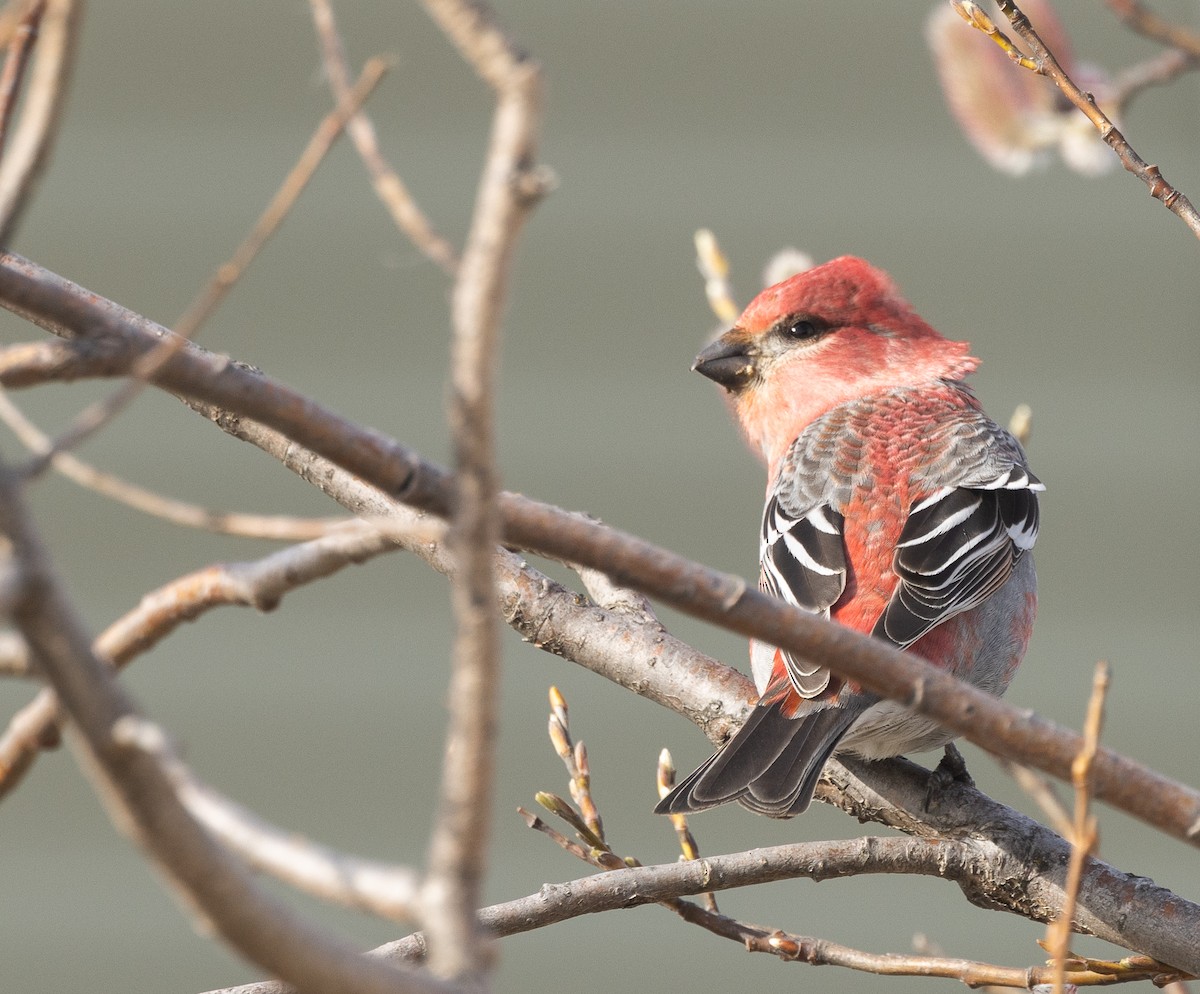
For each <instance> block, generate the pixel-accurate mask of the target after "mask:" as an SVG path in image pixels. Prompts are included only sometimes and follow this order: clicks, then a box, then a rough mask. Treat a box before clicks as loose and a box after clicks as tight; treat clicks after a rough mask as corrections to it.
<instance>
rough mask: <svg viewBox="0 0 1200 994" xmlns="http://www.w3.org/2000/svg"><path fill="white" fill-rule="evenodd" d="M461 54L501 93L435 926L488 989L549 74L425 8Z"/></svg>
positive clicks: (434, 860)
mask: <svg viewBox="0 0 1200 994" xmlns="http://www.w3.org/2000/svg"><path fill="white" fill-rule="evenodd" d="M425 6H426V9H427V10H428V12H429V14H430V15H431V16H432V17H433V19H434V21H435V22H436V23H437V24H438V26H439V27H440V28H441V29H442V31H443V32H444V33H445V35H446V37H447V38H448V39H449V40H450V41H451V42H452V43H453V44H454V45H455V46H456V47H457V48H458V50H459V53H460V55H461V56H462V57H463V59H464V60H465V61H466V62H467V63H468V64H469V65H470V66H472V68H474V69H475V71H476V72H477V73H478V74H479V75H480V76H481V77H482V78H483V79H484V80H485V81H486V82H487V83H488V85H489V86H490V87H491V88H492V89H493V91H494V92H495V95H496V108H495V112H494V115H493V119H492V133H491V139H490V142H489V147H488V151H487V155H486V159H485V162H484V167H483V175H482V177H481V180H480V185H479V192H478V195H477V198H476V203H475V210H474V213H473V216H472V220H471V226H470V231H469V233H468V235H467V242H466V248H465V250H464V252H463V258H462V263H461V264H460V266H459V269H458V274H457V279H456V280H455V285H454V293H453V297H452V303H451V324H452V327H453V335H452V339H451V367H450V380H451V392H450V403H449V422H450V430H451V434H452V437H453V443H454V462H455V475H454V482H453V487H454V510H453V515H452V521H451V532H450V542H451V549H452V551H453V553H454V555H455V558H456V559H457V560H458V565H459V573H458V575H457V577H456V578H455V582H454V584H453V587H452V604H453V608H454V616H455V625H456V634H455V640H454V648H453V672H452V675H451V685H450V693H449V706H450V720H449V727H448V729H447V734H446V750H445V755H444V759H443V765H442V781H441V788H440V796H439V801H438V810H437V820H436V823H435V825H434V830H433V834H432V837H431V839H430V848H429V874H428V879H427V881H426V887H425V898H426V901H425V924H426V929H427V931H428V932H429V934H430V938H431V946H432V950H433V955H432V957H431V961H430V965H431V967H432V969H433V970H434V972H435V973H437V974H439V975H441V976H450V977H463V978H467V979H468V981H469V982H470V981H471V980H476V981H477V980H478V979H479V978H480V977H481V974H482V971H483V969H484V966H485V963H486V951H485V949H484V948H483V943H481V942H480V941H479V936H478V935H477V927H476V920H475V909H476V908H477V907H478V906H479V895H480V888H481V884H482V879H483V874H484V872H485V870H486V858H487V842H488V835H489V828H490V826H489V816H488V813H489V809H490V799H491V794H492V790H493V770H494V756H493V753H494V742H495V735H496V727H495V726H496V704H497V700H496V699H497V692H498V689H499V670H500V643H499V626H498V623H497V618H496V612H495V607H494V605H495V596H496V594H495V580H494V577H493V574H492V559H493V556H494V550H495V547H496V544H497V542H498V540H499V538H500V516H499V511H498V508H497V504H496V494H497V491H498V484H497V471H496V465H495V441H494V431H495V429H494V420H493V418H494V414H493V406H494V402H493V398H494V393H495V382H494V381H495V370H496V364H497V358H498V355H499V329H500V320H501V316H502V315H503V313H504V308H505V303H506V300H507V296H508V284H509V272H510V269H511V266H512V259H513V255H514V252H515V248H516V240H517V236H518V234H519V233H520V231H521V228H522V226H523V224H524V222H525V220H526V218H527V217H528V216H529V213H530V211H531V210H532V208H533V206H534V204H535V203H536V201H537V200H538V199H539V196H540V193H541V192H542V190H541V187H540V186H539V184H538V182H537V178H538V174H537V173H536V172H535V171H534V170H533V168H532V164H533V163H535V162H536V161H537V131H538V124H539V121H540V117H541V71H540V69H539V68H538V66H537V64H536V63H535V62H534V61H533V60H532V59H530V58H529V57H528V56H527V55H525V54H524V53H523V52H522V51H520V50H519V49H518V48H517V46H516V45H515V44H514V43H513V42H512V40H511V39H510V38H509V37H508V36H507V35H506V34H505V32H504V30H503V29H502V28H501V26H500V24H499V22H498V20H497V18H496V16H495V14H494V13H493V11H492V10H491V8H490V7H489V6H488V5H487V4H486V3H483V2H481V0H474V2H468V0H425Z"/></svg>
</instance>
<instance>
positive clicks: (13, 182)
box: [0, 0, 79, 246]
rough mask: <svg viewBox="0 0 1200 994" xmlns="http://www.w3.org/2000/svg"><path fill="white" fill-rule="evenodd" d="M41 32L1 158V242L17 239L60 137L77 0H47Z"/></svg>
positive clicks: (76, 30) (76, 27) (75, 34)
mask: <svg viewBox="0 0 1200 994" xmlns="http://www.w3.org/2000/svg"><path fill="white" fill-rule="evenodd" d="M39 33H40V38H39V40H38V45H37V51H36V54H35V56H34V60H33V69H32V70H31V72H30V74H29V89H28V92H27V93H26V95H25V104H24V108H23V109H22V111H21V120H20V123H19V124H18V125H17V129H16V131H15V133H14V134H13V139H12V143H11V145H9V147H8V150H7V151H6V152H5V155H4V159H3V161H0V246H7V245H8V244H9V243H11V241H12V238H13V234H14V233H15V232H16V230H17V225H18V224H19V223H20V221H21V218H22V216H23V215H24V213H25V207H26V206H27V205H28V203H29V199H30V197H31V196H32V195H33V190H34V188H35V187H36V186H37V182H38V180H39V179H40V178H41V175H42V171H43V170H44V169H45V168H46V164H47V163H48V162H49V161H50V155H51V153H52V152H53V150H54V142H55V139H56V138H57V137H58V126H59V123H60V121H61V120H62V113H63V108H64V106H65V105H66V95H67V89H68V86H69V83H70V79H71V72H72V70H73V69H74V64H75V45H76V40H77V37H78V34H79V6H78V5H77V4H76V2H75V0H46V5H45V10H44V13H43V14H42V16H41V24H40V32H39Z"/></svg>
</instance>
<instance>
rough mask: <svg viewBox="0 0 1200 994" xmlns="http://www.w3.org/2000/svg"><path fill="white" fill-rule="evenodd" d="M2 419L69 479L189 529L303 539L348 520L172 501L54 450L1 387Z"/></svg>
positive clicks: (290, 539) (326, 530)
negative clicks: (214, 508) (253, 511)
mask: <svg viewBox="0 0 1200 994" xmlns="http://www.w3.org/2000/svg"><path fill="white" fill-rule="evenodd" d="M0 421H3V422H4V423H5V424H7V425H8V426H9V428H11V429H12V431H13V433H14V434H15V435H16V436H17V438H19V439H20V440H21V442H22V443H23V444H24V445H25V447H26V448H28V449H29V450H30V451H31V452H33V453H34V455H37V456H47V457H49V459H50V465H51V466H52V467H53V468H54V469H56V470H57V471H58V472H60V473H61V474H62V475H63V476H65V477H66V478H67V479H68V480H71V481H73V482H74V483H77V484H79V486H81V487H85V488H87V489H88V490H92V491H95V492H96V493H98V494H101V495H103V496H105V497H108V498H110V499H112V500H115V501H117V502H118V503H121V504H125V505H126V506H127V507H132V508H134V509H135V510H138V511H142V512H144V513H146V514H151V515H153V516H154V517H156V518H162V519H163V520H164V521H170V522H172V523H173V524H176V525H181V526H183V527H185V528H202V529H204V530H205V531H211V532H218V533H220V534H223V535H243V536H246V537H247V538H263V539H273V540H275V541H280V542H304V541H308V540H310V539H314V538H320V537H321V536H322V535H327V534H329V533H330V531H331V530H333V529H335V528H338V527H339V526H342V525H345V524H347V519H346V518H298V517H294V516H292V515H286V514H246V513H243V512H238V511H210V510H209V509H207V508H204V507H199V506H198V505H196V504H190V503H187V502H186V501H180V500H173V499H172V498H170V497H164V496H163V495H162V494H158V493H155V492H154V491H153V490H147V489H146V488H145V487H140V486H138V485H137V484H136V483H129V482H128V481H126V480H122V479H121V478H120V477H117V476H113V475H112V474H111V473H105V472H103V471H102V470H99V469H96V468H95V467H94V466H92V465H90V464H88V463H86V462H84V461H83V460H82V459H79V458H77V457H76V456H74V455H72V454H71V453H70V452H55V451H54V450H53V444H52V442H51V440H50V438H49V437H48V436H47V435H45V434H43V432H42V431H41V430H40V429H39V428H38V427H37V425H35V424H34V423H33V422H32V421H30V420H29V419H28V418H27V417H25V415H24V414H23V413H22V412H21V410H20V408H18V407H17V406H16V404H14V403H13V402H12V399H11V398H10V397H9V396H8V395H7V393H6V392H5V391H4V389H3V388H2V387H0Z"/></svg>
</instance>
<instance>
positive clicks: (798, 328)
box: [780, 318, 821, 342]
mask: <svg viewBox="0 0 1200 994" xmlns="http://www.w3.org/2000/svg"><path fill="white" fill-rule="evenodd" d="M780 330H781V331H782V332H783V336H784V338H790V339H791V340H792V341H793V342H803V341H805V340H806V339H809V338H816V337H817V336H818V335H819V334H820V333H821V329H820V328H818V327H817V325H816V324H815V323H814V322H812V321H810V320H808V318H790V319H788V320H787V321H785V322H784V323H783V325H782V326H781V329H780Z"/></svg>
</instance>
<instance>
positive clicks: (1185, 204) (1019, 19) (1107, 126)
mask: <svg viewBox="0 0 1200 994" xmlns="http://www.w3.org/2000/svg"><path fill="white" fill-rule="evenodd" d="M951 2H952V3H953V5H954V8H955V9H956V10H957V11H958V12H959V13H960V14H962V16H963V18H964V19H965V20H966V21H967V23H969V24H970V25H971V26H972V27H974V28H977V29H978V30H980V31H982V32H983V33H984V34H985V35H987V36H988V37H990V38H991V39H992V40H993V41H994V42H996V44H997V45H999V46H1000V48H1001V49H1002V50H1003V51H1004V52H1005V54H1006V55H1008V57H1009V58H1010V59H1011V60H1012V61H1013V62H1014V63H1015V64H1016V65H1017V66H1020V67H1021V68H1023V69H1028V70H1029V71H1031V72H1035V73H1037V74H1038V75H1040V76H1047V77H1049V78H1050V79H1052V80H1053V81H1054V84H1055V85H1056V86H1057V87H1058V88H1059V90H1060V91H1062V93H1063V95H1064V96H1065V97H1066V98H1067V99H1068V100H1069V101H1070V102H1071V103H1072V104H1074V105H1075V106H1076V107H1078V108H1079V110H1080V111H1082V112H1083V114H1084V116H1085V117H1087V119H1088V120H1089V121H1091V122H1092V124H1093V126H1094V127H1095V128H1096V130H1097V131H1098V132H1099V133H1100V137H1101V138H1102V139H1103V140H1104V142H1105V143H1106V144H1107V145H1108V146H1109V147H1110V148H1112V150H1113V151H1114V152H1116V153H1117V158H1119V159H1120V160H1121V165H1122V166H1124V167H1125V169H1126V171H1128V172H1130V173H1132V174H1133V175H1134V176H1136V177H1137V178H1138V179H1140V180H1141V181H1142V182H1143V183H1145V184H1146V187H1147V188H1148V189H1149V191H1150V195H1151V196H1152V197H1154V199H1155V200H1159V201H1162V204H1163V206H1164V207H1166V208H1167V210H1169V211H1171V213H1172V214H1174V215H1176V216H1177V217H1178V218H1179V219H1180V220H1181V221H1183V223H1184V224H1186V225H1187V226H1188V228H1190V229H1191V231H1192V233H1193V234H1194V235H1195V236H1196V237H1197V238H1200V213H1197V211H1196V209H1195V207H1193V206H1192V202H1191V201H1190V200H1189V199H1188V198H1187V197H1186V196H1185V195H1184V194H1183V193H1181V192H1180V191H1179V190H1177V189H1175V187H1173V186H1171V184H1170V183H1168V182H1167V180H1166V178H1165V177H1164V176H1163V175H1162V171H1161V170H1160V169H1159V168H1158V166H1153V165H1150V164H1149V163H1148V162H1146V160H1145V159H1143V158H1142V157H1141V156H1140V155H1138V153H1137V152H1136V151H1135V150H1134V149H1133V146H1131V145H1130V144H1129V142H1128V141H1127V140H1126V138H1125V136H1124V135H1123V134H1122V133H1121V132H1120V131H1119V130H1118V129H1117V127H1116V125H1114V124H1113V122H1112V121H1111V120H1110V119H1109V118H1108V116H1107V115H1106V114H1105V113H1104V112H1103V111H1102V110H1100V108H1099V107H1098V106H1097V104H1096V100H1095V98H1094V97H1093V96H1092V94H1090V93H1088V92H1086V91H1084V90H1082V89H1080V88H1079V86H1078V85H1077V84H1076V83H1075V81H1074V80H1073V79H1072V78H1071V77H1070V76H1068V75H1067V73H1066V71H1065V70H1064V69H1063V68H1062V66H1061V65H1060V64H1059V62H1058V60H1057V59H1056V58H1055V57H1054V54H1053V53H1052V52H1051V51H1050V50H1049V49H1048V48H1047V47H1046V44H1045V42H1044V41H1042V38H1041V36H1040V35H1039V34H1038V33H1037V31H1036V30H1035V29H1034V27H1033V26H1032V25H1031V24H1030V23H1029V18H1028V17H1026V16H1025V14H1024V13H1022V12H1021V10H1020V8H1019V7H1018V6H1017V5H1016V4H1015V3H1014V2H1013V0H997V4H998V5H999V7H1000V10H1001V12H1003V14H1004V16H1005V17H1007V18H1008V20H1009V23H1011V24H1012V26H1013V30H1014V31H1016V32H1017V34H1018V35H1020V36H1021V38H1022V39H1024V41H1025V43H1026V44H1027V45H1028V46H1029V50H1030V52H1032V53H1033V54H1032V55H1031V56H1028V55H1025V54H1024V53H1022V52H1021V51H1020V49H1018V48H1017V47H1016V46H1015V45H1013V43H1012V42H1011V41H1010V40H1009V39H1008V38H1007V37H1006V36H1005V35H1004V33H1003V32H1002V31H1000V30H999V29H998V28H997V27H996V26H995V24H993V23H992V20H991V18H989V17H988V16H987V14H986V13H984V11H983V9H982V8H980V7H979V6H978V5H977V4H975V3H973V2H971V0H951Z"/></svg>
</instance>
